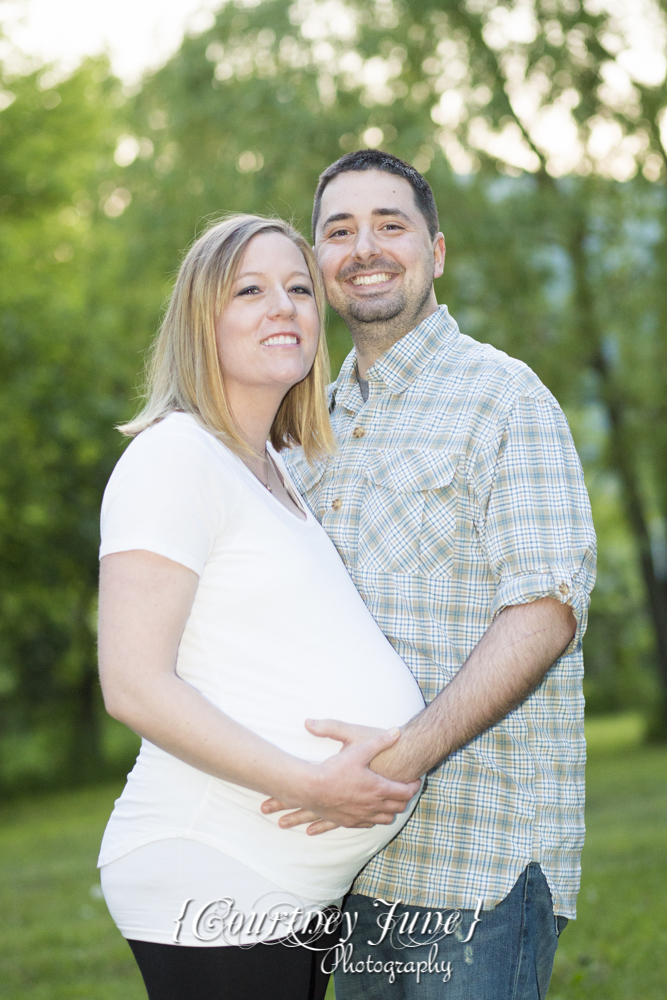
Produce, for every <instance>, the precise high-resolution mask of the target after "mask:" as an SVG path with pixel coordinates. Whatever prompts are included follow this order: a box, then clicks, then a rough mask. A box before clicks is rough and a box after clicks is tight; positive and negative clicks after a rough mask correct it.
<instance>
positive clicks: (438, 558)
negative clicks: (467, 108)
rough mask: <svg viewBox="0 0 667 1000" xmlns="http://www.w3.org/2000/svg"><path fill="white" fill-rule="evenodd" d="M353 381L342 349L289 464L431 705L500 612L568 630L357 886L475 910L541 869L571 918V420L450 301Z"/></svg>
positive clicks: (431, 781) (581, 548) (577, 501)
mask: <svg viewBox="0 0 667 1000" xmlns="http://www.w3.org/2000/svg"><path fill="white" fill-rule="evenodd" d="M367 377H368V382H369V399H368V402H367V403H364V402H363V400H362V397H361V393H360V390H359V385H358V383H357V378H356V362H355V356H354V352H352V353H351V354H350V356H349V357H348V358H347V360H346V361H345V363H344V365H343V368H342V370H341V372H340V375H339V377H338V380H337V382H336V383H335V385H334V386H333V387H332V420H333V424H334V428H335V430H336V433H337V436H338V439H339V450H338V451H337V453H336V454H335V455H334V456H333V457H332V458H330V459H329V460H328V461H326V462H321V463H318V464H316V465H314V466H308V465H307V464H306V463H305V462H304V460H303V457H302V456H300V454H299V453H298V452H292V453H291V455H289V454H288V455H286V457H287V460H288V462H289V464H290V470H291V472H292V474H293V476H294V478H295V481H296V484H297V486H298V487H299V488H300V490H301V492H302V493H303V495H304V496H305V498H306V500H307V502H308V504H309V505H310V507H311V508H312V510H313V512H314V513H315V515H316V516H317V517H318V518H319V519H320V521H321V522H322V524H323V526H324V528H325V529H326V531H327V532H328V534H329V535H330V536H331V538H332V539H333V541H334V543H335V545H336V547H337V549H338V551H339V552H340V554H341V556H342V558H343V560H344V562H345V565H346V566H347V568H348V570H349V572H350V575H351V577H352V579H353V581H354V583H355V584H356V586H357V588H358V590H359V592H360V593H361V595H362V597H363V599H364V601H365V602H366V604H367V605H368V607H369V609H370V611H371V612H372V614H373V616H374V617H375V619H376V621H377V622H378V624H379V626H380V628H381V629H382V631H383V632H384V633H385V635H386V636H387V638H388V639H389V640H390V642H391V643H392V644H393V645H394V647H395V648H396V650H397V651H398V653H399V654H400V655H401V656H402V657H403V659H404V660H405V662H406V664H407V665H408V667H409V668H410V670H412V672H413V674H414V676H415V677H416V679H417V681H418V683H419V685H420V687H421V689H422V692H423V694H424V698H425V700H426V703H427V704H428V703H429V702H430V701H432V699H433V698H435V696H436V695H437V694H438V692H439V691H441V690H442V688H443V687H444V686H445V685H446V684H447V683H448V682H449V681H450V680H451V679H452V678H453V677H454V675H455V674H456V672H457V671H458V670H459V668H460V667H461V665H462V664H463V663H464V661H465V660H466V658H467V657H468V656H469V654H470V653H471V651H472V649H473V648H474V646H475V645H476V644H477V643H478V642H479V640H480V639H481V638H482V636H483V634H484V632H485V631H486V629H487V628H488V627H489V625H490V624H491V622H492V621H493V618H494V616H495V615H497V614H498V613H499V612H500V611H502V610H503V608H505V607H507V606H508V605H515V604H523V603H526V602H529V601H534V600H537V599H538V598H540V597H546V596H549V597H553V598H555V599H556V600H557V601H560V602H561V603H567V604H569V605H570V606H571V607H572V610H573V612H574V614H575V617H576V620H577V632H576V635H575V637H574V639H573V641H572V643H571V645H570V646H569V647H568V649H567V650H566V652H565V654H564V655H563V656H562V657H561V658H560V659H559V660H558V661H557V663H556V664H554V666H553V667H552V668H551V669H550V670H549V672H548V673H547V675H546V677H545V678H544V680H543V681H542V683H541V684H540V685H539V687H538V688H537V690H536V691H534V692H533V694H531V695H530V697H528V698H527V699H526V700H525V701H524V703H523V704H522V705H520V706H519V707H518V708H516V709H515V710H514V711H513V712H511V713H510V714H509V715H508V716H507V717H506V718H505V719H503V720H502V721H501V722H499V723H498V724H497V725H495V726H494V727H493V728H492V729H490V730H488V731H487V732H485V733H482V734H481V735H480V736H478V737H476V739H474V740H472V741H471V742H470V743H469V744H468V745H467V746H464V747H462V748H461V749H460V750H458V751H456V752H455V753H453V754H452V755H451V756H450V757H449V758H448V759H447V760H446V761H445V762H444V763H442V764H441V765H440V766H439V767H438V768H436V769H435V770H434V771H432V772H431V773H430V774H429V775H428V781H427V787H426V789H425V791H424V792H423V794H422V797H421V800H420V804H419V806H418V808H417V810H416V811H415V813H414V815H413V817H412V819H411V820H410V821H409V823H408V824H407V825H406V826H405V827H404V829H403V831H402V832H401V833H400V834H399V835H398V836H397V837H396V838H395V839H394V840H393V841H392V842H391V843H390V844H389V845H388V846H387V847H386V848H385V849H384V850H383V851H382V852H381V853H380V854H378V855H376V857H375V858H373V859H372V860H371V861H370V862H369V863H368V864H367V865H366V867H365V868H364V869H363V871H362V872H361V874H360V875H359V876H358V878H357V880H356V882H355V884H354V890H353V891H355V892H360V893H364V894H365V895H368V896H373V897H376V896H379V897H381V898H382V899H385V900H388V901H395V900H397V899H402V900H403V901H404V902H406V903H410V904H413V905H418V906H431V907H438V908H444V907H465V908H473V907H475V906H476V905H477V900H478V898H481V899H483V900H484V908H485V909H486V908H490V907H492V906H495V905H496V904H497V903H498V902H500V900H502V899H504V897H505V896H506V895H507V894H508V892H509V891H510V889H511V888H512V886H513V884H514V882H515V881H516V879H517V878H518V876H519V875H520V873H521V872H522V870H523V869H524V867H525V866H526V865H527V864H528V863H529V862H530V861H539V862H540V864H541V866H542V869H543V871H544V873H545V875H546V878H547V880H548V883H549V886H550V889H551V893H552V897H553V901H554V909H555V912H556V913H558V914H562V915H563V916H567V917H573V916H574V915H575V904H576V895H577V891H578V887H579V871H580V866H579V858H580V853H581V848H582V844H583V836H584V823H583V808H584V761H585V743H584V736H583V707H584V706H583V696H582V691H581V681H582V674H583V661H582V653H581V638H582V635H583V632H584V629H585V627H586V617H587V609H588V602H589V593H590V591H591V589H592V586H593V582H594V572H595V535H594V532H593V525H592V522H591V513H590V506H589V502H588V496H587V493H586V488H585V486H584V481H583V475H582V470H581V465H580V463H579V459H578V457H577V453H576V451H575V448H574V444H573V442H572V438H571V435H570V431H569V428H568V425H567V422H566V420H565V417H564V416H563V413H562V411H561V409H560V407H559V406H558V403H557V402H556V400H555V399H554V398H553V396H552V395H551V393H550V392H549V391H548V390H547V389H546V388H545V387H544V386H543V385H542V383H541V382H540V381H539V380H538V378H537V377H536V376H535V375H534V374H533V372H532V371H531V370H530V369H529V368H527V367H526V365H525V364H523V363H522V362H520V361H516V360H514V359H512V358H509V357H508V356H507V355H505V354H503V353H502V352H500V351H497V350H496V349H495V348H493V347H491V346H489V345H488V344H480V343H477V342H476V341H474V340H472V339H470V338H469V337H465V336H463V335H462V334H461V333H460V332H459V329H458V327H457V325H456V323H455V322H454V320H453V319H452V318H451V317H450V315H449V313H448V311H447V307H446V306H440V308H439V309H438V311H437V312H435V313H433V315H431V316H429V317H428V318H427V319H426V320H424V321H423V322H422V323H421V324H420V325H419V326H418V327H416V329H414V330H413V331H412V332H411V333H409V334H407V335H406V336H405V337H403V338H402V339H401V340H399V341H398V342H397V343H396V344H394V345H393V347H391V348H390V349H389V350H388V351H387V352H386V353H385V354H383V355H382V357H381V358H380V359H379V360H378V361H376V362H375V364H374V365H373V367H372V368H371V369H370V370H369V372H368V376H367ZM332 614H335V609H332ZM340 626H341V628H345V622H341V623H340Z"/></svg>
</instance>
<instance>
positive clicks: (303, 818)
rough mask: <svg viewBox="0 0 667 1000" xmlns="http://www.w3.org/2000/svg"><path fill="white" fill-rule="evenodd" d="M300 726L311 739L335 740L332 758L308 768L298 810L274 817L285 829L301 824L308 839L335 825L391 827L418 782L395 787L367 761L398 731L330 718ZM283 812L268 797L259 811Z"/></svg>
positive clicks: (391, 741)
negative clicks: (336, 750) (338, 748)
mask: <svg viewBox="0 0 667 1000" xmlns="http://www.w3.org/2000/svg"><path fill="white" fill-rule="evenodd" d="M306 728H307V729H308V730H309V732H311V733H313V735H315V736H323V735H324V730H326V735H327V737H329V738H330V739H334V740H339V741H340V742H341V743H342V744H343V747H342V749H341V751H340V753H338V754H334V756H333V757H329V758H328V759H327V760H325V761H324V762H323V763H322V764H318V765H315V766H314V767H313V777H312V780H311V781H310V782H309V787H308V788H304V790H303V792H304V794H303V796H302V801H303V805H302V808H301V809H298V810H297V811H296V812H291V813H289V814H288V815H286V816H282V817H281V819H280V826H281V827H282V828H283V829H285V830H287V829H290V828H291V827H294V826H300V825H301V824H303V823H309V824H310V826H309V827H308V828H307V830H306V832H307V833H308V834H310V835H315V834H318V833H326V832H327V831H328V830H334V829H335V828H336V827H338V826H344V827H356V828H369V827H371V826H375V825H376V824H382V825H387V824H389V823H392V822H393V820H394V817H395V816H396V813H400V812H403V811H404V810H405V808H406V806H407V804H408V802H409V801H410V799H411V798H412V797H413V796H414V795H415V794H416V793H417V792H418V791H419V786H420V783H419V782H418V781H412V782H409V783H408V784H401V783H399V782H396V781H390V780H389V779H387V778H384V777H382V776H381V775H379V774H376V773H375V772H374V771H372V770H371V769H370V768H369V766H368V765H369V763H370V762H371V760H373V758H374V757H376V756H377V755H378V754H380V753H382V751H383V750H387V749H388V748H389V747H391V746H393V745H394V744H395V743H396V741H397V740H398V739H399V736H400V730H398V729H393V730H388V731H386V730H378V729H374V728H371V727H370V726H354V725H349V724H347V723H344V722H336V721H335V720H332V719H326V720H318V721H317V722H315V721H312V720H308V721H307V722H306ZM287 808H289V807H288V806H287V805H286V804H285V803H283V802H281V801H279V800H278V799H275V798H272V799H268V800H267V801H266V802H264V803H263V804H262V812H264V813H266V814H269V813H275V812H280V811H281V810H284V809H287Z"/></svg>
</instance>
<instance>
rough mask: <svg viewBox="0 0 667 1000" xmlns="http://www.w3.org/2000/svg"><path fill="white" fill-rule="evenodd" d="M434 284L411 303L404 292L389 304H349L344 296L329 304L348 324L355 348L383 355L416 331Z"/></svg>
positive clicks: (430, 283) (365, 302)
mask: <svg viewBox="0 0 667 1000" xmlns="http://www.w3.org/2000/svg"><path fill="white" fill-rule="evenodd" d="M431 288H432V281H431V280H429V282H428V284H426V285H425V286H424V288H423V289H422V290H421V293H420V295H419V297H418V298H417V299H416V301H415V300H414V299H413V301H412V302H410V300H409V298H408V296H406V294H405V293H404V292H399V293H398V294H397V295H396V296H395V297H394V298H391V299H389V300H388V301H384V302H383V301H381V300H380V301H373V300H372V299H369V300H367V301H364V302H360V301H354V300H352V301H350V300H347V299H344V298H343V297H342V296H341V302H340V303H336V304H334V303H333V302H330V303H329V304H330V305H331V307H332V309H333V310H334V311H335V312H337V313H338V315H339V316H340V318H341V319H342V320H343V322H344V323H345V324H346V325H347V327H348V329H349V331H350V333H351V334H352V339H353V341H354V344H355V347H356V348H357V349H358V350H361V351H363V352H364V353H367V352H369V351H374V352H378V354H379V353H383V352H384V351H385V350H388V348H389V347H390V346H391V345H392V344H395V343H396V342H397V341H398V340H400V339H401V337H404V336H405V334H406V333H409V332H410V331H411V330H413V329H414V328H415V326H416V325H417V323H418V317H419V314H420V313H421V311H422V309H423V308H424V305H425V303H426V301H427V300H428V298H429V296H430V294H431Z"/></svg>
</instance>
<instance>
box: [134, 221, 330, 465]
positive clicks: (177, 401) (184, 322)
mask: <svg viewBox="0 0 667 1000" xmlns="http://www.w3.org/2000/svg"><path fill="white" fill-rule="evenodd" d="M259 233H281V234H282V235H283V236H286V237H287V239H288V240H291V241H292V243H294V245H295V246H296V247H298V248H299V250H300V251H301V253H302V254H303V256H304V258H305V261H306V264H307V266H308V271H309V273H310V277H311V279H312V282H313V288H314V292H315V303H316V305H317V309H318V312H319V316H320V335H319V343H318V347H317V353H316V355H315V361H314V363H313V367H312V368H311V370H310V372H309V373H308V375H307V376H306V377H305V378H304V379H303V380H302V381H301V382H298V383H297V384H296V385H293V386H292V388H291V389H290V390H289V391H288V392H287V394H286V395H285V398H284V399H283V401H282V403H281V404H280V408H279V410H278V412H277V414H276V416H275V419H274V421H273V424H272V426H271V432H270V440H271V444H272V445H273V447H274V448H275V449H276V450H277V451H281V450H282V449H283V448H286V447H290V446H291V445H293V444H296V445H301V447H302V448H303V451H304V454H305V457H306V459H307V460H308V461H312V460H313V459H316V458H319V457H323V456H324V455H326V454H327V453H329V452H331V451H333V450H334V438H333V432H332V430H331V425H330V423H329V413H328V408H327V399H326V384H327V381H328V379H329V355H328V351H327V342H326V337H325V332H324V319H325V297H324V285H323V283H322V278H321V276H320V272H319V268H318V266H317V260H316V259H315V254H314V253H313V251H312V250H311V248H310V246H309V245H308V243H307V241H306V240H305V239H304V237H303V236H302V235H301V234H300V233H299V232H297V230H296V229H294V227H293V226H291V225H290V224H289V223H288V222H284V221H283V220H282V219H265V218H261V217H260V216H258V215H232V216H230V217H228V218H226V219H223V220H222V221H221V222H217V223H216V224H214V225H213V226H211V227H210V229H208V230H207V231H206V232H205V233H204V234H203V236H200V237H199V239H198V240H197V241H196V242H195V243H194V244H193V245H192V247H191V248H190V250H189V252H188V254H187V255H186V257H185V260H184V261H183V263H182V265H181V268H180V270H179V272H178V277H177V279H176V285H175V286H174V291H173V293H172V296H171V299H170V302H169V306H168V309H167V312H166V315H165V318H164V321H163V323H162V325H161V327H160V331H159V333H158V335H157V338H156V340H155V343H154V345H153V349H152V352H151V356H150V358H149V363H148V368H147V378H146V390H145V393H144V396H145V398H146V402H145V405H144V406H143V408H142V410H141V411H140V412H139V413H138V414H137V416H136V417H135V418H134V420H131V421H130V422H129V423H127V424H123V425H121V426H120V427H119V428H118V429H119V430H120V431H121V432H122V433H123V434H126V435H128V436H129V437H133V436H134V435H135V434H139V432H140V431H143V430H144V429H145V428H146V427H150V426H151V424H155V423H157V421H159V420H162V418H163V417H166V416H167V414H169V413H172V412H173V411H174V410H180V411H183V412H185V413H191V414H192V416H193V417H195V419H196V420H198V421H199V423H200V424H201V425H202V426H203V427H205V428H206V429H207V430H208V431H210V432H211V433H212V434H215V435H216V437H218V438H219V439H220V440H222V441H223V442H224V443H225V444H226V445H227V446H228V447H229V448H231V449H232V450H233V451H235V452H236V453H237V454H240V455H246V456H247V455H254V454H255V452H254V449H253V448H252V447H251V446H250V445H249V444H248V442H247V441H246V440H245V439H244V438H243V436H242V435H241V432H240V430H239V428H238V426H237V424H236V423H235V421H234V418H233V416H232V414H231V411H230V409H229V404H228V401H227V396H226V394H225V386H224V381H223V377H222V370H221V367H220V360H219V357H218V347H217V340H216V333H215V324H216V320H217V318H218V317H219V316H220V314H221V313H222V312H223V310H224V309H225V307H226V305H227V303H228V302H229V299H230V296H231V289H232V284H233V282H234V279H235V277H236V272H237V269H238V266H239V264H240V262H241V258H242V256H243V253H244V251H245V249H246V247H247V246H248V243H249V242H250V240H251V239H252V238H253V237H254V236H257V235H258V234H259Z"/></svg>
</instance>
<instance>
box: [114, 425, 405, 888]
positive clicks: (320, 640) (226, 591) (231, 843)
mask: <svg viewBox="0 0 667 1000" xmlns="http://www.w3.org/2000/svg"><path fill="white" fill-rule="evenodd" d="M278 461H279V459H278ZM280 467H281V471H282V473H283V475H284V476H285V478H286V479H287V478H288V474H287V472H286V470H285V468H284V465H283V464H282V463H280ZM132 549H144V550H148V551H150V552H155V553H158V554H159V555H162V556H166V557H167V558H169V559H173V560H174V561H176V562H179V563H181V564H182V565H184V566H187V567H188V568H189V569H191V570H193V571H194V572H195V573H197V574H198V576H199V578H200V579H199V586H198V588H197V592H196V595H195V599H194V603H193V606H192V610H191V612H190V616H189V618H188V621H187V623H186V626H185V630H184V632H183V637H182V639H181V643H180V646H179V651H178V658H177V672H178V674H179V676H180V677H182V678H183V680H185V681H187V682H188V683H189V684H191V685H192V686H193V687H195V688H197V689H198V690H199V691H200V692H201V693H202V694H203V695H204V696H205V697H206V698H207V699H208V700H209V701H211V702H212V703H213V704H214V705H216V706H217V707H218V708H219V709H220V710H221V711H223V712H225V713H226V714H227V715H229V716H231V717H232V718H234V719H235V720H236V721H237V722H239V723H241V724H242V725H244V726H246V727H247V728H248V729H251V730H253V731H254V732H256V733H258V734H259V735H260V736H262V737H264V738H265V739H267V740H269V741H270V742H272V743H274V744H275V745H276V746H278V747H280V748H281V749H283V750H285V751H287V752H288V753H291V754H294V755H295V756H297V757H300V758H302V759H306V760H310V761H313V762H321V761H322V760H324V759H326V758H327V757H330V756H331V755H332V754H335V753H337V752H338V751H339V749H340V744H339V743H337V742H334V741H332V740H324V739H320V738H318V737H315V736H312V735H311V734H310V733H308V731H307V730H306V729H305V728H304V720H305V719H306V718H316V719H317V718H320V719H321V718H334V719H343V720H345V721H346V722H351V723H362V724H367V725H372V726H380V727H390V726H394V725H400V724H402V723H404V722H406V721H407V720H408V719H409V718H411V717H412V716H413V715H414V714H415V713H416V712H418V711H420V710H421V709H422V708H423V706H424V702H423V699H422V695H421V692H420V690H419V688H418V686H417V683H416V681H415V680H414V678H413V676H412V674H411V673H410V671H409V670H408V668H407V667H406V666H405V664H404V663H403V661H402V660H401V659H400V657H399V656H398V655H397V653H396V652H395V651H394V649H393V647H392V646H391V645H390V643H389V642H388V641H387V640H386V639H385V637H384V635H383V634H382V632H381V631H380V629H379V628H378V626H377V625H376V623H375V621H374V619H373V618H372V617H371V615H370V613H369V612H368V610H367V608H366V606H365V605H364V603H363V601H362V600H361V598H360V597H359V595H358V593H357V591H356V589H355V587H354V585H353V584H352V581H351V580H350V577H349V575H348V573H347V571H346V569H345V567H344V565H343V563H342V561H341V560H340V558H339V556H338V553H337V552H336V550H335V548H334V546H333V544H332V543H331V541H330V540H329V538H328V536H327V535H326V534H325V532H324V531H323V529H322V528H321V526H320V524H319V523H318V522H317V520H316V519H315V518H314V517H313V516H312V514H311V513H310V512H308V516H307V519H306V520H305V521H304V520H302V519H300V518H299V517H297V516H296V515H295V514H293V513H291V512H290V511H288V510H287V509H286V508H285V507H284V506H283V505H282V504H281V503H280V502H279V501H278V500H277V499H276V498H275V497H274V496H272V495H271V494H270V493H269V492H268V491H267V490H266V488H265V487H264V486H263V485H262V484H261V483H260V482H259V481H258V480H257V479H256V478H255V477H254V476H253V475H252V473H251V472H249V470H248V469H247V468H246V467H245V465H244V464H243V463H242V462H241V461H240V459H239V458H237V457H236V456H235V455H234V454H233V453H232V452H230V451H229V449H227V448H226V447H225V446H224V445H223V444H221V443H220V442H219V441H218V440H217V438H215V437H214V436H213V435H212V434H210V433H209V432H208V431H205V430H204V429H203V428H202V427H200V425H199V424H198V423H197V422H196V421H195V420H194V418H193V417H191V416H189V415H187V414H184V413H172V414H170V415H169V416H168V417H166V418H165V419H164V420H162V421H161V422H160V423H158V424H156V425H155V426H153V427H151V428H149V429H148V430H145V431H143V432H142V433H141V434H140V435H139V436H138V437H136V438H135V439H134V440H133V441H132V442H131V444H130V445H129V447H128V448H127V450H126V451H125V453H124V454H123V456H122V457H121V459H120V461H119V462H118V464H117V466H116V468H115V470H114V472H113V474H112V476H111V479H110V480H109V484H108V486H107V489H106V492H105V494H104V501H103V505H102V544H101V548H100V556H104V555H108V554H110V553H113V552H124V551H129V550H132ZM265 798H266V795H264V794H262V793H260V792H255V791H251V790H249V789H246V788H242V787H240V786H239V785H235V784H233V783H231V782H229V781H223V780H221V779H220V778H215V777H213V776H211V775H208V774H205V773H204V772H203V771H199V770H198V769H196V768H194V767H192V766H190V765H189V764H186V763H184V762H183V761H181V760H179V759H178V758H176V757H173V756H172V755H171V754H169V753H166V752H165V751H164V750H161V749H160V748H159V747H156V746H154V745H153V744H151V743H149V742H148V741H147V740H143V742H142V745H141V750H140V752H139V756H138V758H137V762H136V764H135V766H134V769H133V770H132V772H131V773H130V775H129V776H128V782H127V785H126V786H125V789H124V791H123V793H122V795H121V797H120V798H119V799H118V801H117V802H116V804H115V808H114V811H113V814H112V816H111V819H110V820H109V824H108V826H107V829H106V831H105V834H104V839H103V842H102V848H101V852H100V858H99V864H100V865H107V864H109V863H110V862H113V861H115V860H116V859H118V858H120V857H123V856H124V855H126V854H128V853H129V852H131V851H134V850H136V849H137V848H139V847H142V846H143V845H146V844H150V843H154V842H156V841H160V840H168V839H173V838H184V839H186V840H192V841H198V842H199V843H200V844H205V845H208V846H209V847H213V848H216V849H218V850H219V851H222V852H224V853H225V854H226V855H228V856H229V857H231V858H235V859H237V860H238V861H239V862H241V863H242V864H244V865H247V866H248V867H249V868H251V869H252V870H253V871H255V872H257V873H258V874H259V875H262V876H263V877H264V878H265V879H267V880H269V881H270V882H271V883H272V884H273V885H277V886H279V887H281V888H284V889H286V890H288V891H290V892H292V893H295V894H300V895H301V896H303V897H306V898H308V899H313V900H325V899H335V898H336V897H339V896H342V895H343V894H344V893H345V892H346V891H347V889H348V888H349V886H350V884H351V882H352V879H353V878H354V876H355V875H356V873H357V872H358V871H359V869H360V868H361V867H362V866H363V865H364V864H365V863H366V861H368V859H369V858H371V857H372V855H373V854H375V853H376V852H377V851H378V850H380V849H381V848H382V847H383V846H384V845H385V844H386V843H387V842H388V841H389V840H390V839H391V838H392V837H394V836H395V835H396V834H397V833H398V831H399V830H400V829H401V827H402V826H403V825H404V823H405V822H406V820H407V818H408V815H409V812H406V813H403V814H401V815H399V816H397V817H396V819H395V821H394V822H393V823H392V824H391V825H390V826H375V827H373V828H372V829H370V830H348V829H337V830H332V831H330V832H328V833H326V834H324V835H321V836H317V837H309V836H308V835H307V834H306V833H305V827H298V828H296V829H294V830H288V831H285V830H281V829H280V828H279V827H278V825H277V823H278V819H279V816H278V815H273V816H265V815H263V814H262V813H261V811H260V804H261V803H262V801H263V800H264V799H265Z"/></svg>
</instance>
